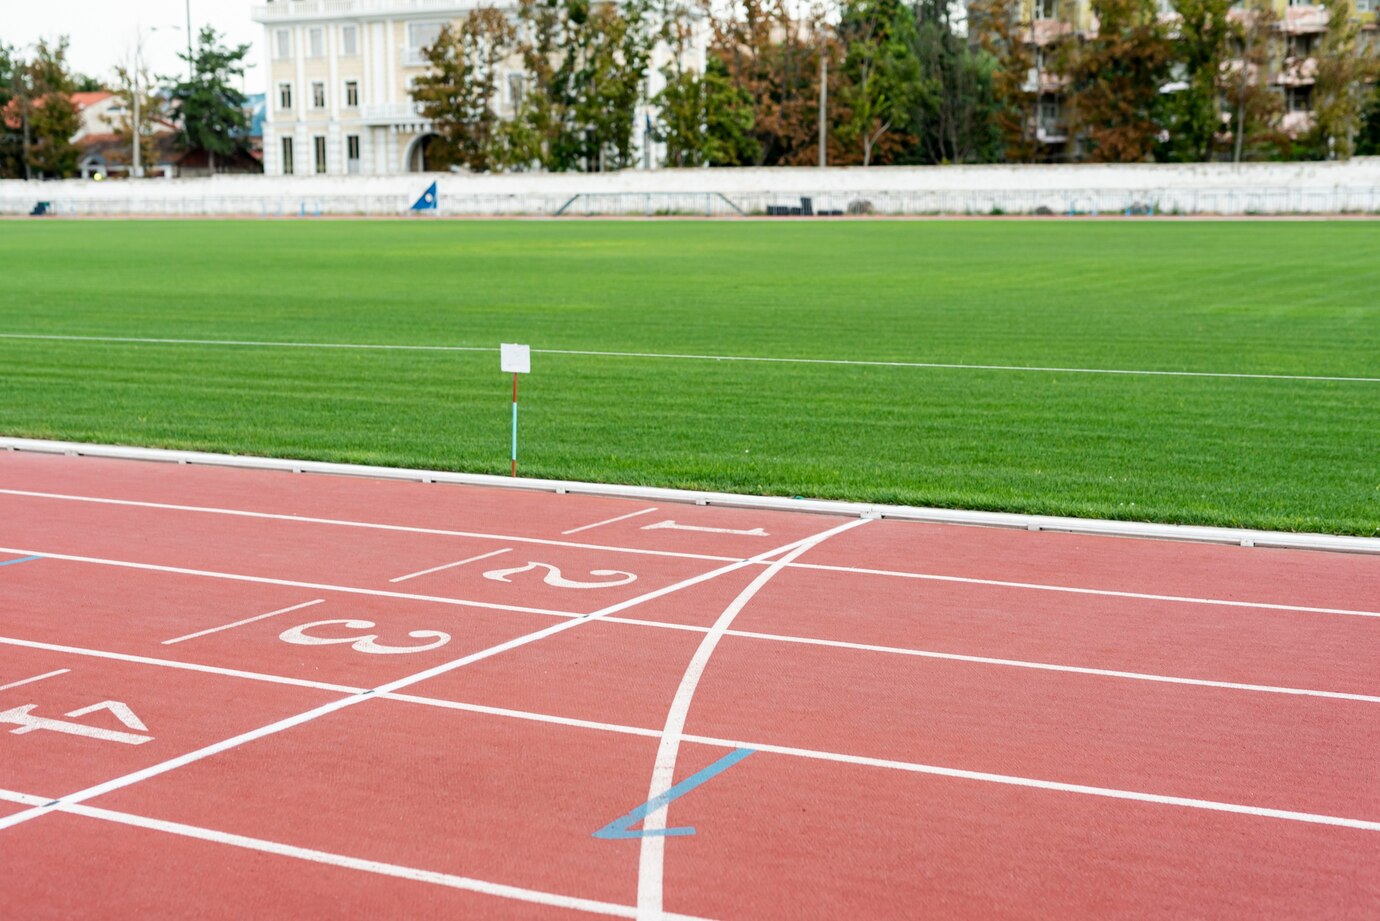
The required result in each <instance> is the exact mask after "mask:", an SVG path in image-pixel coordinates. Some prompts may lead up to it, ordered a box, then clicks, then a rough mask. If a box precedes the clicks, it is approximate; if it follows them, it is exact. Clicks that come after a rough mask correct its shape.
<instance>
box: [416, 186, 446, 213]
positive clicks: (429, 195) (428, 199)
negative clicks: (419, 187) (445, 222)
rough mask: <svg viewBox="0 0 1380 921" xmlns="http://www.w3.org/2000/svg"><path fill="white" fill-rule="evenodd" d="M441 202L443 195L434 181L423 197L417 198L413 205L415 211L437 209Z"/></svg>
mask: <svg viewBox="0 0 1380 921" xmlns="http://www.w3.org/2000/svg"><path fill="white" fill-rule="evenodd" d="M440 203H441V196H440V194H439V193H438V192H437V191H436V183H434V182H433V183H432V184H431V185H430V186H429V187H428V188H427V190H426V191H425V192H423V193H422V197H421V198H419V199H417V203H416V204H415V205H413V206H412V210H413V211H435V210H436V209H437V208H438V207H439V206H440Z"/></svg>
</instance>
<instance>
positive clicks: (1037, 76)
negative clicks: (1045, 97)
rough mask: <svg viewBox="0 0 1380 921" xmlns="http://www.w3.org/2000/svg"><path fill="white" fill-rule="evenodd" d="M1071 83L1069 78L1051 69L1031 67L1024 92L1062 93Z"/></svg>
mask: <svg viewBox="0 0 1380 921" xmlns="http://www.w3.org/2000/svg"><path fill="white" fill-rule="evenodd" d="M1068 85H1069V78H1068V77H1064V76H1060V75H1059V74H1057V73H1055V72H1053V71H1049V70H1039V69H1037V68H1034V67H1032V68H1030V70H1028V71H1026V74H1025V82H1024V83H1022V84H1021V92H1022V93H1060V92H1063V91H1064V89H1065V88H1067V87H1068Z"/></svg>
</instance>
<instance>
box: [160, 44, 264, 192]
mask: <svg viewBox="0 0 1380 921" xmlns="http://www.w3.org/2000/svg"><path fill="white" fill-rule="evenodd" d="M222 38H223V36H221V35H220V34H219V33H218V32H216V30H215V29H213V28H211V27H210V26H206V27H205V28H203V29H202V30H201V32H200V34H199V35H198V36H197V43H196V48H195V49H194V50H193V51H192V53H191V57H190V59H189V58H188V55H187V54H186V53H182V54H179V55H178V57H180V58H181V59H182V60H183V61H185V62H187V63H188V64H190V65H191V69H192V74H191V76H190V77H189V78H188V79H186V80H182V81H180V82H178V83H176V84H174V86H173V87H172V104H173V109H174V112H175V113H176V115H177V117H178V119H179V120H180V122H181V130H180V131H179V132H178V143H179V145H180V146H182V147H183V148H184V149H186V150H204V151H206V154H207V157H208V159H209V162H210V167H211V171H212V172H215V169H216V158H217V157H230V156H232V155H234V154H235V153H237V152H240V151H242V150H245V149H246V148H247V147H248V137H247V134H248V129H249V114H248V113H247V112H246V111H245V103H246V102H247V100H246V99H245V96H244V94H243V93H241V92H240V91H239V90H237V89H235V87H234V84H233V80H234V79H235V78H236V77H240V76H243V75H244V67H245V64H244V59H245V57H246V56H247V55H248V54H249V48H250V46H249V45H239V46H237V47H235V48H231V47H229V46H226V45H222V44H221V39H222Z"/></svg>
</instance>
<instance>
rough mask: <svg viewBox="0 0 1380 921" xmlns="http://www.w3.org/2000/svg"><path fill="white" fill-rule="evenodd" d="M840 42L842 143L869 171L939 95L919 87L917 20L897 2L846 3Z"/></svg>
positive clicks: (928, 85) (930, 86)
mask: <svg viewBox="0 0 1380 921" xmlns="http://www.w3.org/2000/svg"><path fill="white" fill-rule="evenodd" d="M839 37H840V39H841V40H842V41H843V43H844V46H845V47H846V48H847V49H848V52H847V56H846V57H845V58H844V62H843V67H844V74H845V77H846V80H847V83H846V84H845V86H844V89H843V93H842V95H843V100H842V101H843V102H844V103H845V105H847V106H848V109H849V113H848V117H847V120H846V121H844V122H843V124H841V125H840V127H839V130H840V132H841V134H842V136H843V139H844V140H845V141H848V140H851V141H852V142H853V143H854V144H856V145H858V147H859V148H860V149H861V152H862V165H863V166H869V165H871V163H872V159H873V156H874V154H876V153H879V152H880V153H881V154H882V155H883V157H886V158H889V156H890V155H892V154H893V153H894V152H895V150H896V148H897V147H898V146H900V145H901V144H903V143H904V140H903V137H896V136H895V135H892V136H891V137H888V135H891V134H892V132H897V134H900V133H901V132H902V131H903V130H904V128H905V126H906V125H907V123H908V122H909V120H910V116H911V110H912V108H913V107H914V106H915V104H916V103H917V102H918V101H919V99H920V98H922V97H923V96H924V95H925V94H936V93H938V92H939V90H938V88H937V87H935V86H934V85H933V83H932V82H926V83H922V78H921V74H920V62H919V61H918V60H917V58H916V56H915V46H916V35H915V19H914V16H913V14H912V13H911V11H910V10H909V9H908V8H906V6H905V5H904V4H903V3H902V2H901V0H849V2H848V3H847V5H845V6H844V8H843V15H842V18H841V20H840V22H839ZM887 141H890V142H891V143H889V144H888V143H886V142H887Z"/></svg>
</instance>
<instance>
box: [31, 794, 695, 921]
mask: <svg viewBox="0 0 1380 921" xmlns="http://www.w3.org/2000/svg"><path fill="white" fill-rule="evenodd" d="M58 808H59V809H60V810H61V811H62V812H69V813H72V814H73V815H79V816H83V817H85V818H89V819H98V820H101V821H105V822H113V823H116V824H119V825H128V826H132V827H135V828H144V829H148V830H151V831H158V832H164V833H166V834H171V835H178V836H179V837H183V838H195V839H197V840H200V841H211V842H214V843H216V844H223V845H228V846H230V847H237V848H243V849H245V850H250V851H258V852H259V853H262V854H274V855H276V856H279V857H291V858H294V859H296V860H305V861H309V862H311V863H319V864H325V865H327V866H332V867H341V868H343V869H347V870H358V871H362V872H365V873H374V874H378V875H380V876H391V877H393V878H395V879H405V880H411V881H412V882H418V883H429V884H431V885H435V886H445V887H447V888H450V889H462V890H465V891H467V892H476V893H480V894H482V895H488V896H494V897H497V898H502V899H512V900H515V901H520V902H530V903H533V904H536V905H548V906H550V907H552V908H565V909H570V910H572V911H583V912H588V913H590V914H597V915H608V916H611V917H615V918H632V917H635V916H636V910H635V909H633V908H632V907H631V906H628V905H619V904H617V903H614V902H601V901H597V900H595V899H584V898H579V897H578V896H571V895H561V894H559V893H555V892H544V891H542V890H540V889H527V888H524V887H522V886H510V885H508V884H506V883H495V882H490V881H488V880H482V879H474V878H473V877H468V876H456V875H454V874H451V873H440V872H437V871H435V870H423V869H420V868H417V867H407V866H402V865H400V864H395V863H384V862H382V861H378V860H365V859H363V858H360V857H349V856H346V855H344V854H334V853H331V852H329V851H319V850H316V849H314V848H307V847H297V846H296V845H291V844H282V843H280V842H277V841H267V840H265V839H263V838H251V837H248V836H246V835H236V834H232V833H230V832H224V831H216V830H214V829H210V828H201V827H198V826H195V825H185V824H183V823H181V822H168V821H165V820H163V819H150V818H146V817H144V816H139V815H132V814H130V813H126V812H116V811H114V810H110V809H101V808H99V807H96V806H83V805H79V804H64V805H62V806H60V807H58ZM668 917H671V916H668ZM677 917H680V918H684V917H686V916H683V915H681V916H677Z"/></svg>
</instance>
